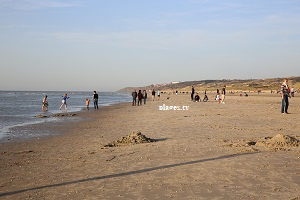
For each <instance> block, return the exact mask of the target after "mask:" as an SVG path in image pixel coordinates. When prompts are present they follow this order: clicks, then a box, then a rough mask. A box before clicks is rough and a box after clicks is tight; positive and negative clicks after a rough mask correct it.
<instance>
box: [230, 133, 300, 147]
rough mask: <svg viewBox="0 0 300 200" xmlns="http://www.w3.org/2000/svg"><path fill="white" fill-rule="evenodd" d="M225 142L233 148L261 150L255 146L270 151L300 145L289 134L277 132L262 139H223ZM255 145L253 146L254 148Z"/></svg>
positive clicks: (299, 142)
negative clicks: (237, 140) (236, 140)
mask: <svg viewBox="0 0 300 200" xmlns="http://www.w3.org/2000/svg"><path fill="white" fill-rule="evenodd" d="M224 142H225V143H227V144H226V145H225V146H228V147H233V148H245V149H246V150H247V151H249V150H251V151H252V150H256V151H258V150H262V149H255V148H256V147H264V148H265V149H267V150H270V151H274V150H275V151H287V150H291V148H293V147H300V140H298V139H297V138H295V137H292V136H289V135H282V134H277V135H275V136H274V137H265V138H263V139H253V140H250V141H249V140H248V141H247V140H242V141H239V142H232V141H228V140H224ZM254 147H255V148H254Z"/></svg>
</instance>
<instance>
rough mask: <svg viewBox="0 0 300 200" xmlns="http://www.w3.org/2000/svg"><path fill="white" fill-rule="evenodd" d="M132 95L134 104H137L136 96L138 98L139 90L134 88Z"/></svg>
mask: <svg viewBox="0 0 300 200" xmlns="http://www.w3.org/2000/svg"><path fill="white" fill-rule="evenodd" d="M131 96H132V106H136V98H137V92H136V90H134V91H133V92H132V94H131Z"/></svg>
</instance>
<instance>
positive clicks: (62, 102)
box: [59, 94, 70, 111]
mask: <svg viewBox="0 0 300 200" xmlns="http://www.w3.org/2000/svg"><path fill="white" fill-rule="evenodd" d="M62 98H63V99H62V101H61V106H60V107H59V110H61V108H62V107H63V106H65V109H66V111H68V105H67V99H68V98H70V97H68V94H64V96H62Z"/></svg>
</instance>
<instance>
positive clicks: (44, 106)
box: [42, 95, 48, 111]
mask: <svg viewBox="0 0 300 200" xmlns="http://www.w3.org/2000/svg"><path fill="white" fill-rule="evenodd" d="M47 97H48V96H47V95H46V96H45V97H44V99H43V102H42V111H47V110H48V101H47Z"/></svg>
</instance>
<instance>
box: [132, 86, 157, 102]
mask: <svg viewBox="0 0 300 200" xmlns="http://www.w3.org/2000/svg"><path fill="white" fill-rule="evenodd" d="M151 94H152V101H154V100H155V95H156V92H155V90H154V89H153V90H152V92H151ZM160 95H161V92H160V90H157V100H159V99H160ZM131 96H132V106H136V100H137V101H138V103H137V105H138V106H141V105H142V101H143V100H144V104H146V100H147V91H146V90H143V91H142V90H139V92H137V91H136V90H134V91H133V92H132V93H131Z"/></svg>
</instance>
